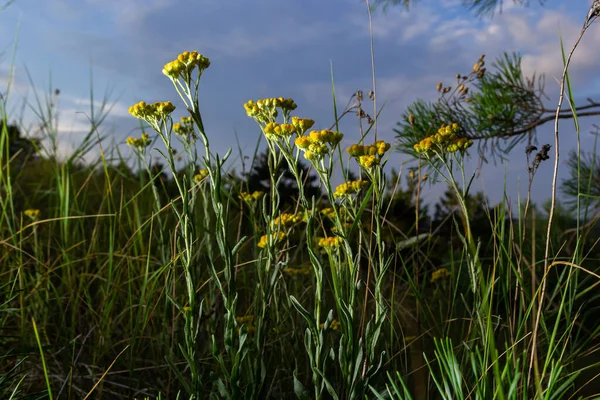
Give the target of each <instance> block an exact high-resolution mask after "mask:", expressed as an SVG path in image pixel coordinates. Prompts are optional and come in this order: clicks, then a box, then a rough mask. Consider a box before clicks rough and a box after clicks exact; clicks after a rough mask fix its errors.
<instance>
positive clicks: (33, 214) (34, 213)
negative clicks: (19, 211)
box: [23, 208, 40, 220]
mask: <svg viewBox="0 0 600 400" xmlns="http://www.w3.org/2000/svg"><path fill="white" fill-rule="evenodd" d="M23 214H25V216H27V217H29V218H31V219H33V220H36V219H38V217H39V216H40V210H38V209H37V208H29V209H27V210H25V211H23Z"/></svg>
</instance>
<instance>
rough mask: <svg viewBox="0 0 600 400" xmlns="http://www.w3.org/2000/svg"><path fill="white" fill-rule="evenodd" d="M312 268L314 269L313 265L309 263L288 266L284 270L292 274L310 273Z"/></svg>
mask: <svg viewBox="0 0 600 400" xmlns="http://www.w3.org/2000/svg"><path fill="white" fill-rule="evenodd" d="M312 270H313V269H312V266H311V265H307V266H304V267H298V268H293V267H287V268H286V269H285V270H284V271H285V272H286V273H288V274H290V275H310V273H311V272H312Z"/></svg>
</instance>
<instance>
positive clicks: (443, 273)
mask: <svg viewBox="0 0 600 400" xmlns="http://www.w3.org/2000/svg"><path fill="white" fill-rule="evenodd" d="M449 276H450V272H448V270H447V269H446V268H439V269H436V270H435V271H433V272H432V273H431V282H435V281H437V280H438V279H444V278H448V277H449Z"/></svg>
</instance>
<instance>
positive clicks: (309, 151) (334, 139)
mask: <svg viewBox="0 0 600 400" xmlns="http://www.w3.org/2000/svg"><path fill="white" fill-rule="evenodd" d="M343 137H344V135H343V134H341V133H339V132H333V131H330V130H328V129H323V130H320V131H311V132H310V134H309V135H308V136H300V137H297V138H296V140H295V141H294V143H295V144H296V146H298V148H299V149H300V150H302V151H304V158H306V159H307V160H314V161H318V160H320V159H321V158H323V156H325V154H328V153H329V149H330V148H331V149H333V148H334V147H335V146H337V144H338V143H339V142H340V141H341V140H342V138H343Z"/></svg>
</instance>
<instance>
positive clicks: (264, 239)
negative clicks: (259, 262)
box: [258, 232, 286, 249]
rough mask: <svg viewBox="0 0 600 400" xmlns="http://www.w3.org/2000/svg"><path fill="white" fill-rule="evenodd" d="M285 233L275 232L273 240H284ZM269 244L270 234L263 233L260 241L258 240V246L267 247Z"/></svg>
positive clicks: (277, 241) (276, 241)
mask: <svg viewBox="0 0 600 400" xmlns="http://www.w3.org/2000/svg"><path fill="white" fill-rule="evenodd" d="M285 237H286V236H285V233H283V232H277V233H276V234H273V237H272V238H273V241H274V242H275V243H279V242H281V241H283V239H285ZM268 244H269V236H268V235H263V236H262V237H261V238H260V240H259V242H258V247H260V248H262V249H264V248H265V247H267V245H268Z"/></svg>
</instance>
